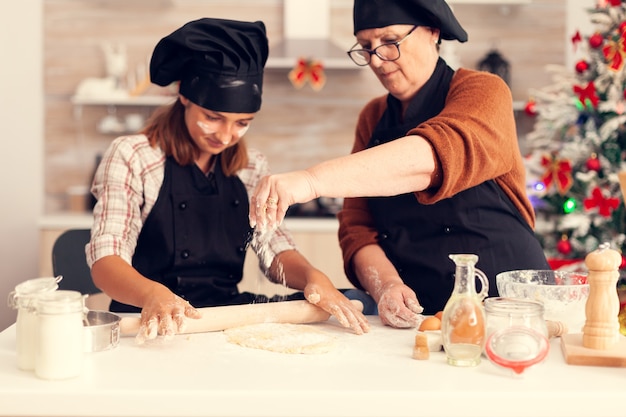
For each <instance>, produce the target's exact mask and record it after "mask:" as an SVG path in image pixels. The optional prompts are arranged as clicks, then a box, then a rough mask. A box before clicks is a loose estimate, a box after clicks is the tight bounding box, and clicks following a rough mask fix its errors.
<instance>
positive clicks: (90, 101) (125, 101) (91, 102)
mask: <svg viewBox="0 0 626 417" xmlns="http://www.w3.org/2000/svg"><path fill="white" fill-rule="evenodd" d="M175 99H176V96H165V95H163V96H158V95H152V96H134V97H131V96H128V97H78V96H73V97H72V98H71V102H72V104H74V105H76V106H161V105H163V104H169V103H172V102H173V101H174V100H175Z"/></svg>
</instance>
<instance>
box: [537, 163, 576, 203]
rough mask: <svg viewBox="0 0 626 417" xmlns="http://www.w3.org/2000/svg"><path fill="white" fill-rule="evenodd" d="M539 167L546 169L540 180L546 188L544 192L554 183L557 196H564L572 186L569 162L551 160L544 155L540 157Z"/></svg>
mask: <svg viewBox="0 0 626 417" xmlns="http://www.w3.org/2000/svg"><path fill="white" fill-rule="evenodd" d="M541 166H543V167H545V168H546V172H545V174H543V177H542V178H541V181H542V182H543V183H544V185H545V186H546V191H547V190H548V189H550V187H551V186H552V184H553V183H554V186H555V187H556V189H557V190H558V192H559V194H561V195H565V193H567V192H568V191H569V189H570V188H571V187H572V185H573V184H574V180H573V178H572V165H571V164H570V161H569V160H567V159H553V158H552V157H551V156H549V155H544V156H543V157H541Z"/></svg>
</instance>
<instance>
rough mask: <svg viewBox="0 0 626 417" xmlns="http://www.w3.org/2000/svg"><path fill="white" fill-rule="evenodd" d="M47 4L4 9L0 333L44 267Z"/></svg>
mask: <svg viewBox="0 0 626 417" xmlns="http://www.w3.org/2000/svg"><path fill="white" fill-rule="evenodd" d="M42 17H43V0H21V1H3V2H1V3H0V51H2V60H1V62H2V64H1V65H0V127H1V130H0V132H1V133H0V140H1V141H2V145H1V146H0V149H2V152H0V190H1V194H0V237H1V238H0V330H3V329H5V328H6V327H8V326H9V325H10V324H12V323H13V322H14V321H15V311H14V310H12V309H10V308H9V307H8V305H7V302H6V300H7V296H8V293H9V292H10V291H12V290H13V288H14V287H15V285H16V284H17V283H19V282H21V281H25V280H27V279H30V278H35V277H36V274H37V271H38V267H37V262H38V245H39V240H38V234H37V222H38V219H39V217H40V215H41V213H42V199H43V188H42V187H43V120H44V119H43V115H44V112H43V83H42V79H43V77H42V57H43V54H42V52H43V47H42V46H43V40H42V32H43V30H42V27H43V26H42V23H43V18H42Z"/></svg>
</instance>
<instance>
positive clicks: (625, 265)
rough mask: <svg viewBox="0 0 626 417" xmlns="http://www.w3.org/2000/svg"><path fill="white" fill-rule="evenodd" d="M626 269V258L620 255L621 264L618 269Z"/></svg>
mask: <svg viewBox="0 0 626 417" xmlns="http://www.w3.org/2000/svg"><path fill="white" fill-rule="evenodd" d="M625 267H626V257H624V255H622V263H621V264H620V265H619V269H624V268H625Z"/></svg>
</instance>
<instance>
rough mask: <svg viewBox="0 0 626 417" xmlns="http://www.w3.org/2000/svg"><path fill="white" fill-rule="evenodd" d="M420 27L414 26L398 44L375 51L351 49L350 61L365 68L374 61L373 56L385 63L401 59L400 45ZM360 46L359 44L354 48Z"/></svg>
mask: <svg viewBox="0 0 626 417" xmlns="http://www.w3.org/2000/svg"><path fill="white" fill-rule="evenodd" d="M417 26H418V25H415V26H413V29H411V30H410V31H409V33H407V34H406V35H404V37H403V38H402V39H400V40H399V41H396V42H389V43H383V44H382V45H378V46H377V47H376V48H374V49H364V48H362V49H350V50H349V51H348V52H347V53H348V56H349V57H350V59H351V60H352V61H353V62H354V63H355V64H357V65H358V66H360V67H364V66H366V65H368V64H369V63H370V61H371V60H372V55H374V54H376V56H377V57H378V58H380V59H381V60H383V61H395V60H397V59H398V58H400V44H401V43H402V42H404V41H405V40H406V38H408V37H409V35H410V34H411V33H413V31H414V30H415V29H417ZM357 45H358V42H357V43H356V44H355V45H354V46H353V47H352V48H354V47H355V46H357Z"/></svg>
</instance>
